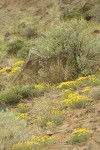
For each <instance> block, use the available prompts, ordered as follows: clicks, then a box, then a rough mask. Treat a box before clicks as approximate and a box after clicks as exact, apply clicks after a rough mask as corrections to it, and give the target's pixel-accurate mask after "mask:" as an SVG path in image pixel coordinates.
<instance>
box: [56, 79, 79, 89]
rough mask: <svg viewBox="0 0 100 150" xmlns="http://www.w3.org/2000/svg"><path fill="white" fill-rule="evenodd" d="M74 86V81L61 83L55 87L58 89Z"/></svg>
mask: <svg viewBox="0 0 100 150" xmlns="http://www.w3.org/2000/svg"><path fill="white" fill-rule="evenodd" d="M75 85H76V81H68V82H62V83H61V84H60V85H58V86H57V88H59V89H64V88H69V87H71V86H72V87H73V86H75Z"/></svg>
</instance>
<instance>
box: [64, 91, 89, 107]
mask: <svg viewBox="0 0 100 150" xmlns="http://www.w3.org/2000/svg"><path fill="white" fill-rule="evenodd" d="M86 100H88V97H87V96H83V95H79V93H78V92H75V93H72V94H69V95H68V97H67V98H66V99H64V100H61V104H62V103H64V104H66V105H68V104H72V103H79V102H82V101H86Z"/></svg>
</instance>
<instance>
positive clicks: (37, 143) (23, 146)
mask: <svg viewBox="0 0 100 150" xmlns="http://www.w3.org/2000/svg"><path fill="white" fill-rule="evenodd" d="M32 139H33V141H27V142H23V143H17V144H15V145H13V147H12V150H18V149H23V150H24V149H28V150H32V149H33V148H36V147H37V146H40V147H41V146H42V145H44V143H46V142H48V141H50V140H52V137H50V136H47V135H45V136H42V137H41V138H39V137H38V136H33V137H32Z"/></svg>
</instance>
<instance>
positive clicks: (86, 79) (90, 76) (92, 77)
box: [76, 75, 95, 82]
mask: <svg viewBox="0 0 100 150" xmlns="http://www.w3.org/2000/svg"><path fill="white" fill-rule="evenodd" d="M92 80H95V76H94V75H89V76H86V77H79V78H78V79H77V80H76V81H79V82H84V81H92Z"/></svg>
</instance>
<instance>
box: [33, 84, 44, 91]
mask: <svg viewBox="0 0 100 150" xmlns="http://www.w3.org/2000/svg"><path fill="white" fill-rule="evenodd" d="M34 87H35V89H37V90H41V89H44V88H45V85H44V84H36V85H34Z"/></svg>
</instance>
